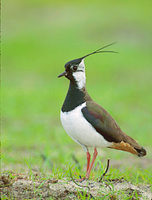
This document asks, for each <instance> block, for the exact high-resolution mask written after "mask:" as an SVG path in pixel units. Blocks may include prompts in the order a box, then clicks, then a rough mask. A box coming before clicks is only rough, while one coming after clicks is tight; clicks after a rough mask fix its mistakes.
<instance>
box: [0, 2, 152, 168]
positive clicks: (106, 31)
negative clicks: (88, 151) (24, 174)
mask: <svg viewBox="0 0 152 200" xmlns="http://www.w3.org/2000/svg"><path fill="white" fill-rule="evenodd" d="M151 7H152V1H148V0H146V1H137V0H135V1H131V0H128V1H121V0H116V1H97V0H94V1H80V0H77V1H76V2H74V1H73V2H72V1H66V0H64V1H61V0H59V1H51V0H43V1H42V0H30V1H29V0H22V1H20V0H14V1H5V2H4V3H3V5H2V19H3V20H2V37H3V41H2V49H3V57H2V65H3V70H2V72H3V76H2V79H3V85H2V86H3V87H2V95H3V105H2V112H3V114H2V115H3V117H2V120H3V132H4V134H3V135H2V150H3V155H2V160H3V162H2V168H3V170H10V169H11V170H21V171H24V170H26V169H27V168H30V167H31V168H33V167H38V168H45V167H46V169H51V167H52V166H56V168H60V170H61V169H64V168H65V167H66V166H68V165H69V164H70V163H71V164H74V163H75V159H78V161H79V163H80V164H81V165H82V166H83V165H84V164H85V163H84V162H85V153H84V152H83V151H82V149H81V147H80V146H78V145H77V144H76V143H75V142H73V141H72V139H71V138H69V136H68V135H67V134H66V133H65V131H64V130H63V128H62V126H61V123H60V117H59V115H60V108H61V106H62V103H63V101H64V98H65V96H66V92H67V89H68V84H69V82H68V80H66V79H65V78H62V79H57V76H58V74H60V73H61V72H63V70H64V64H65V63H66V62H67V61H69V60H72V59H75V58H78V57H80V56H83V55H85V54H88V53H90V52H92V51H94V50H96V49H98V48H100V47H102V46H104V45H106V44H109V43H112V42H117V43H116V44H115V45H113V46H111V47H109V48H108V49H107V50H114V51H118V52H119V54H110V53H109V54H108V53H107V54H98V55H94V56H90V57H88V58H87V59H86V61H85V64H86V74H87V89H88V92H89V94H90V95H91V96H92V98H93V99H94V100H95V101H96V102H98V103H99V104H100V105H102V106H103V107H104V108H105V109H106V110H107V111H108V112H110V113H111V115H112V116H113V117H114V118H115V119H116V121H117V122H118V124H119V125H120V127H121V128H122V129H123V130H124V131H125V132H126V133H127V134H128V135H130V136H132V137H133V138H135V139H136V140H137V141H138V142H139V143H140V144H141V145H143V146H145V148H146V149H147V150H148V155H147V157H146V158H143V159H145V161H143V162H144V163H148V165H146V164H145V165H144V168H146V167H150V161H152V160H151V156H152V151H151V150H152V147H151V144H152V12H151ZM107 157H110V158H111V159H113V160H118V162H119V160H120V159H121V158H122V157H123V158H125V159H126V160H127V159H130V158H134V157H133V156H132V155H130V154H128V153H125V152H120V151H115V150H109V149H107V150H101V153H100V156H99V158H98V161H99V160H102V159H106V158H107ZM134 159H136V158H134ZM147 160H148V161H147ZM143 162H142V165H143ZM126 163H127V162H126ZM129 163H130V161H128V165H129ZM114 166H115V165H113V167H114ZM125 166H126V164H125ZM122 167H124V166H122ZM140 167H141V166H140Z"/></svg>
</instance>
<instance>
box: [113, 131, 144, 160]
mask: <svg viewBox="0 0 152 200" xmlns="http://www.w3.org/2000/svg"><path fill="white" fill-rule="evenodd" d="M110 148H114V149H118V150H122V151H127V152H130V153H132V154H135V155H137V156H138V157H143V156H145V155H146V154H147V153H146V150H145V149H144V148H143V147H142V146H140V145H139V144H138V143H137V142H136V141H135V140H134V139H133V138H131V137H130V136H128V135H126V134H125V133H124V138H123V139H122V141H121V142H119V143H113V144H112V146H110Z"/></svg>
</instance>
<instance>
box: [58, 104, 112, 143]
mask: <svg viewBox="0 0 152 200" xmlns="http://www.w3.org/2000/svg"><path fill="white" fill-rule="evenodd" d="M85 106H86V103H83V104H81V105H80V106H78V107H76V108H75V109H74V110H72V111H69V112H62V111H61V122H62V125H63V128H64V129H65V131H66V132H67V134H68V135H69V136H70V137H71V138H72V139H73V140H75V141H76V142H78V143H79V144H81V145H82V146H85V147H108V146H109V144H110V143H109V142H107V141H106V140H105V139H104V138H103V137H102V135H100V134H99V133H98V132H97V131H96V130H95V129H94V128H93V127H92V126H91V124H90V123H89V122H88V121H87V120H86V119H85V118H84V117H83V114H82V112H81V109H82V108H83V107H85Z"/></svg>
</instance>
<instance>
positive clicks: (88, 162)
mask: <svg viewBox="0 0 152 200" xmlns="http://www.w3.org/2000/svg"><path fill="white" fill-rule="evenodd" d="M90 158H91V156H90V153H89V151H87V171H88V169H89V166H90Z"/></svg>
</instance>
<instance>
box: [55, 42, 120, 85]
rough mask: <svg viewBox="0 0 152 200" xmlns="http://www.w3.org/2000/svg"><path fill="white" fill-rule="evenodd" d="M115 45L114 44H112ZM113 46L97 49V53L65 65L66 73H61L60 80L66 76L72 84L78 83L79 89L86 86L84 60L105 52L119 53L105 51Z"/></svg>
mask: <svg viewBox="0 0 152 200" xmlns="http://www.w3.org/2000/svg"><path fill="white" fill-rule="evenodd" d="M112 44H114V43H112ZM112 44H108V45H106V46H104V47H101V48H100V49H97V50H96V51H94V52H92V53H89V54H87V55H85V56H83V57H81V58H78V59H74V60H71V61H69V62H67V63H66V64H65V66H64V67H65V71H64V72H63V73H61V74H60V75H59V76H58V78H60V77H62V76H65V77H66V78H68V79H69V80H70V81H71V82H73V83H76V84H77V86H78V88H79V89H81V88H83V87H84V85H85V80H86V77H85V65H84V59H85V58H86V57H88V56H90V55H93V54H96V53H105V52H111V53H117V52H115V51H103V49H105V48H106V47H109V46H111V45H112Z"/></svg>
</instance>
